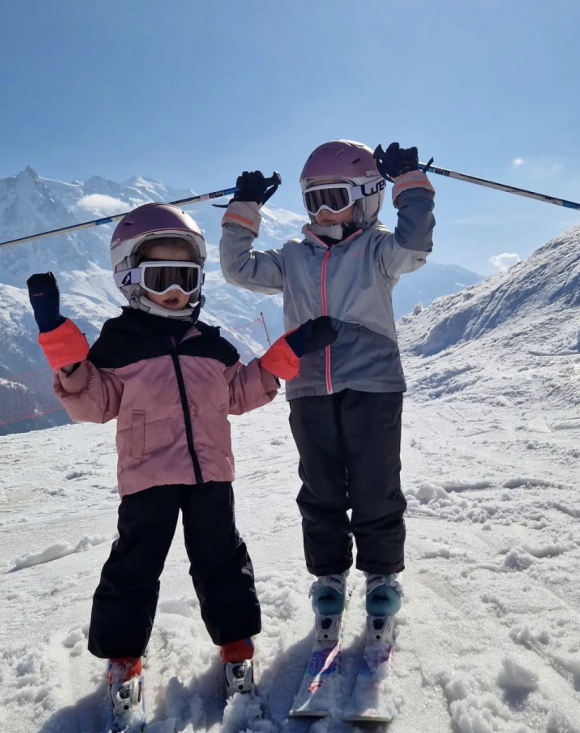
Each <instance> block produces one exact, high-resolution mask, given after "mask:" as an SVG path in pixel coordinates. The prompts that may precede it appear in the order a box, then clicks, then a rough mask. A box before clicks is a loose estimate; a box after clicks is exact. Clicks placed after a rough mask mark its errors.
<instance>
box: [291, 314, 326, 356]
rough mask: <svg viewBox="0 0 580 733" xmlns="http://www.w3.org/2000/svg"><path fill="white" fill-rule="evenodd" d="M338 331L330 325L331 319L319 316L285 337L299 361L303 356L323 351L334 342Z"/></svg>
mask: <svg viewBox="0 0 580 733" xmlns="http://www.w3.org/2000/svg"><path fill="white" fill-rule="evenodd" d="M337 336H338V331H337V330H336V328H335V327H334V326H333V325H332V318H330V317H329V316H320V317H319V318H315V319H314V320H310V321H306V323H303V324H302V325H301V326H300V327H299V328H298V329H297V330H296V331H293V332H292V333H290V334H288V336H285V339H286V341H287V342H288V346H289V347H290V348H291V349H292V351H293V352H294V353H295V354H296V356H297V357H298V358H299V359H301V358H302V357H303V356H304V355H305V354H310V353H312V352H313V351H318V350H319V349H324V348H325V347H326V346H330V344H333V343H334V342H335V341H336V337H337Z"/></svg>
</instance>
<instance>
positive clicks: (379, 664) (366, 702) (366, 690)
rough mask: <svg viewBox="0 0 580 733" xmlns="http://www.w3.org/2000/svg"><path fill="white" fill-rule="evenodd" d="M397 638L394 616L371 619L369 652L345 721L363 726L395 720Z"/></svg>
mask: <svg viewBox="0 0 580 733" xmlns="http://www.w3.org/2000/svg"><path fill="white" fill-rule="evenodd" d="M395 636H396V633H395V619H394V617H393V616H367V623H366V642H365V649H364V652H363V656H362V659H361V662H360V666H359V670H358V674H357V677H356V680H355V683H354V688H353V691H352V694H351V696H350V699H349V701H348V702H347V704H346V707H345V710H344V714H343V716H342V717H343V720H345V721H349V722H361V723H362V722H376V723H389V722H390V721H391V720H393V718H394V716H395V708H394V705H393V703H392V696H391V680H390V676H391V669H392V664H393V648H394V644H395Z"/></svg>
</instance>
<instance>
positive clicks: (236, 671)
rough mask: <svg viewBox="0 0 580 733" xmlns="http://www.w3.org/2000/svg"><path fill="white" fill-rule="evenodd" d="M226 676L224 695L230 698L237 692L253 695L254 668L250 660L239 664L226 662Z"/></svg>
mask: <svg viewBox="0 0 580 733" xmlns="http://www.w3.org/2000/svg"><path fill="white" fill-rule="evenodd" d="M224 673H225V676H226V695H227V696H228V697H231V696H232V695H234V694H236V693H237V692H241V693H243V694H245V695H248V694H249V695H253V694H254V692H255V689H256V687H255V684H254V666H253V664H252V660H251V659H244V660H243V661H241V662H226V664H224Z"/></svg>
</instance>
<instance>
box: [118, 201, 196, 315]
mask: <svg viewBox="0 0 580 733" xmlns="http://www.w3.org/2000/svg"><path fill="white" fill-rule="evenodd" d="M160 237H178V238H179V239H183V242H184V245H185V247H186V248H187V249H189V250H190V252H191V254H192V257H193V260H194V262H198V263H199V264H200V265H201V266H202V267H203V264H204V263H205V261H206V259H207V248H206V245H205V240H204V238H203V234H202V233H201V230H200V228H199V227H198V225H197V224H196V223H195V221H194V220H193V219H192V218H191V216H190V215H189V214H187V213H186V212H185V211H182V210H181V209H180V208H179V207H177V206H173V205H172V204H164V203H153V204H144V205H143V206H139V207H137V208H136V209H134V210H133V211H131V212H129V213H128V214H126V215H125V216H124V217H123V218H122V219H121V221H120V222H119V223H118V224H117V227H116V228H115V231H114V232H113V236H112V237H111V265H112V267H113V273H114V274H115V273H118V272H121V271H123V270H130V269H131V268H132V267H137V266H138V264H139V247H140V246H141V245H142V244H143V242H144V241H145V240H147V241H150V240H151V239H156V238H160ZM118 287H119V289H120V290H121V292H122V293H123V295H124V296H125V297H126V298H127V300H128V301H129V302H131V298H132V297H133V296H135V295H136V294H138V293H137V291H138V290H139V285H138V284H128V285H123V284H121V285H119V286H118Z"/></svg>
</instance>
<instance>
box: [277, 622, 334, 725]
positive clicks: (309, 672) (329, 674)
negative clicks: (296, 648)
mask: <svg viewBox="0 0 580 733" xmlns="http://www.w3.org/2000/svg"><path fill="white" fill-rule="evenodd" d="M343 615H344V614H339V615H336V616H319V615H317V616H316V623H315V634H316V636H315V639H314V645H313V647H312V652H311V654H310V658H309V660H308V665H307V667H306V671H305V672H304V677H303V678H302V682H301V683H300V687H299V688H298V692H297V694H296V696H295V698H294V703H293V705H292V708H291V709H290V712H289V713H288V715H289V717H291V718H301V717H307V718H324V717H326V716H329V715H331V714H332V712H333V710H334V708H335V707H336V704H337V701H338V700H339V699H340V690H338V689H337V686H338V685H339V684H340V679H339V669H340V652H341V648H342V637H343Z"/></svg>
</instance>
